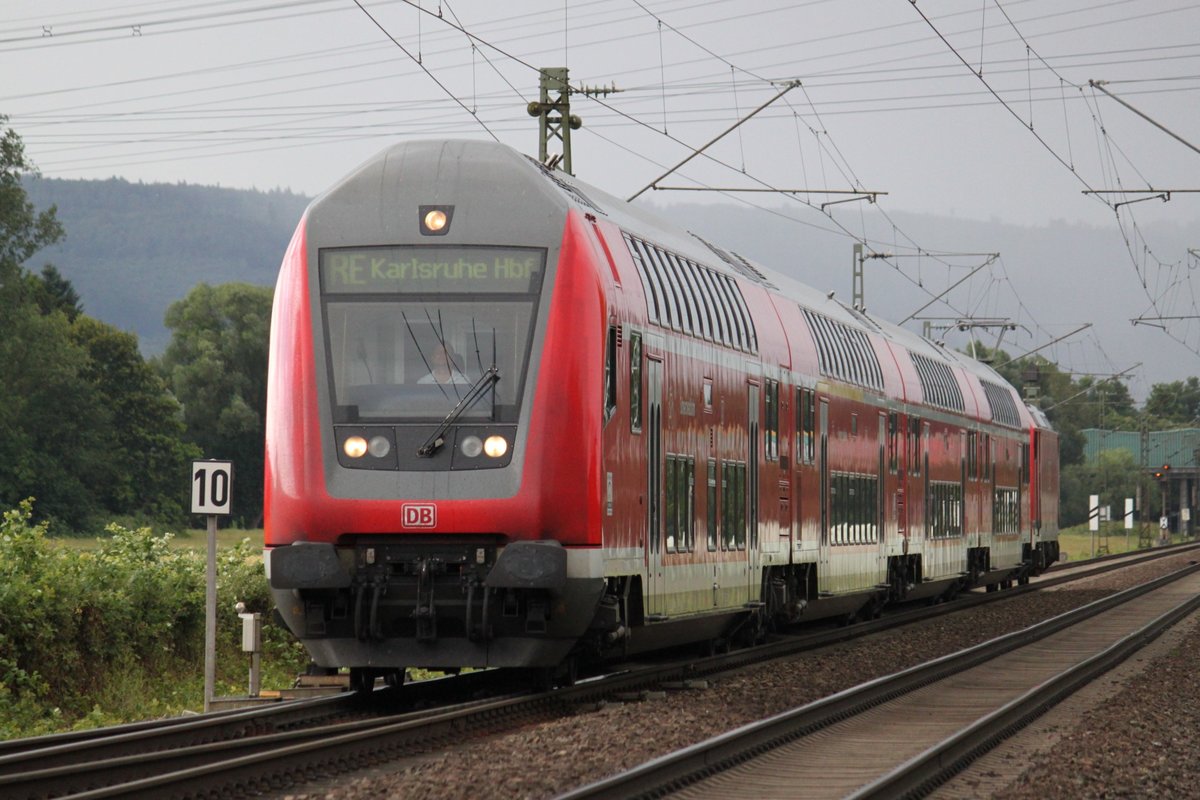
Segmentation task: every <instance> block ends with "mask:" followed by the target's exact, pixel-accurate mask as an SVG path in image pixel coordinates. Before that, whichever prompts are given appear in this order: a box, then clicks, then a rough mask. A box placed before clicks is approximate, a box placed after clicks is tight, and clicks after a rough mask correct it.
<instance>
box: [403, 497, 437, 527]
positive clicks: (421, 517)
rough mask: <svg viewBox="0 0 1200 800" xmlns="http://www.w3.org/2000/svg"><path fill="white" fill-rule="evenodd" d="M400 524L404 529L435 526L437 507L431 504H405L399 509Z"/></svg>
mask: <svg viewBox="0 0 1200 800" xmlns="http://www.w3.org/2000/svg"><path fill="white" fill-rule="evenodd" d="M400 524H401V525H403V526H404V527H405V528H433V527H436V526H437V506H435V505H433V504H432V503H405V504H404V505H403V506H401V508H400Z"/></svg>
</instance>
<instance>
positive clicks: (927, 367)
mask: <svg viewBox="0 0 1200 800" xmlns="http://www.w3.org/2000/svg"><path fill="white" fill-rule="evenodd" d="M908 356H909V358H911V359H912V363H913V367H914V368H916V370H917V377H918V378H920V379H921V392H922V394H924V395H925V402H926V403H929V404H930V405H933V406H941V407H942V408H948V409H950V410H952V411H965V410H966V406H965V405H963V396H962V389H960V388H959V387H958V381H956V380H955V379H954V371H953V370H951V369H950V365H949V364H947V363H945V362H944V361H936V360H934V359H932V358H929V357H928V356H923V355H920V354H918V353H914V352H912V351H911V350H910V351H909V352H908Z"/></svg>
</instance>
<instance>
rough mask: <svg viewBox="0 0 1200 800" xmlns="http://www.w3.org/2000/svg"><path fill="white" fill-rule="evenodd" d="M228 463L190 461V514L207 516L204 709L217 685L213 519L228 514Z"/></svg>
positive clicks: (230, 473) (230, 485) (230, 488)
mask: <svg viewBox="0 0 1200 800" xmlns="http://www.w3.org/2000/svg"><path fill="white" fill-rule="evenodd" d="M232 493H233V462H232V461H193V462H192V513H193V514H202V515H204V516H207V517H208V562H207V566H206V569H205V571H204V584H205V586H204V601H205V602H204V710H205V712H207V711H208V710H209V708H210V706H211V705H212V700H213V694H214V693H215V691H216V686H217V517H227V516H229V514H230V513H231V501H232Z"/></svg>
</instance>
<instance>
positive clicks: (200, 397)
mask: <svg viewBox="0 0 1200 800" xmlns="http://www.w3.org/2000/svg"><path fill="white" fill-rule="evenodd" d="M271 294H272V292H271V290H270V289H268V288H264V287H261V286H251V285H249V284H244V283H227V284H222V285H221V286H209V285H208V284H203V283H202V284H199V285H198V286H196V287H195V288H194V289H192V291H190V292H189V293H188V295H187V297H185V298H184V299H183V300H180V301H178V302H176V303H174V304H172V305H171V307H170V308H169V309H167V315H166V320H165V322H166V326H167V327H168V328H169V329H170V330H171V332H172V335H171V344H170V345H169V346H168V347H167V350H166V352H165V353H164V354H163V357H162V359H161V361H160V364H159V366H160V370H161V373H162V375H163V376H164V377H165V378H166V380H167V383H168V385H169V386H170V387H171V388H172V389H173V391H174V393H175V396H176V397H177V398H179V401H180V402H181V403H182V404H183V419H184V424H185V426H186V431H187V434H186V435H187V438H188V440H189V441H191V442H194V443H195V444H196V445H198V446H199V447H200V450H201V451H202V452H203V454H204V456H205V457H208V458H222V459H228V460H231V461H233V462H234V469H235V470H236V472H235V480H234V495H233V503H234V507H233V513H234V515H235V516H236V517H239V518H240V519H242V520H243V521H245V522H250V523H253V522H257V520H258V519H259V517H260V516H261V514H262V482H263V432H264V421H265V417H266V407H267V391H266V386H267V339H268V335H269V333H270V321H271Z"/></svg>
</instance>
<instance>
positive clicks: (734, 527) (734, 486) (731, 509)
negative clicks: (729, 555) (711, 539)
mask: <svg viewBox="0 0 1200 800" xmlns="http://www.w3.org/2000/svg"><path fill="white" fill-rule="evenodd" d="M721 547H722V548H724V549H726V550H744V549H746V465H745V464H744V463H737V462H733V461H726V462H724V463H723V464H722V465H721Z"/></svg>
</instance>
